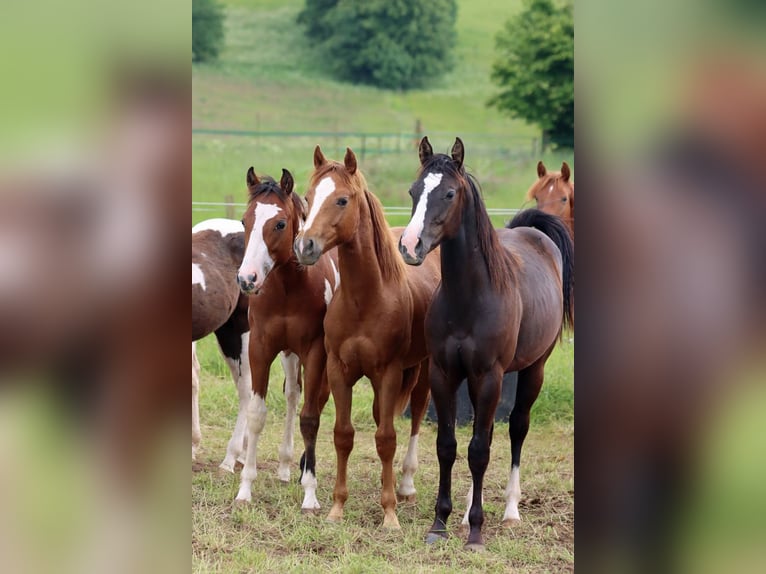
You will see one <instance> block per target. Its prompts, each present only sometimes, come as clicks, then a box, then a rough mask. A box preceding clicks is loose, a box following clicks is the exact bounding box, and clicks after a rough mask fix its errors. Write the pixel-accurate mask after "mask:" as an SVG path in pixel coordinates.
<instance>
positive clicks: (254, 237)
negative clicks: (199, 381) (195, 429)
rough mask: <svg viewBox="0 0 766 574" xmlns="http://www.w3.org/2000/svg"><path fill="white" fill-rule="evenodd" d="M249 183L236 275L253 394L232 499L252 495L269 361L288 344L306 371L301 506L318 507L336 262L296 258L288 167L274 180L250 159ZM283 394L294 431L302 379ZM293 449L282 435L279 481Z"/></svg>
mask: <svg viewBox="0 0 766 574" xmlns="http://www.w3.org/2000/svg"><path fill="white" fill-rule="evenodd" d="M247 187H248V190H249V202H248V205H247V209H246V211H245V216H244V218H243V221H244V223H245V237H246V243H247V246H246V248H245V255H244V257H243V259H242V265H241V266H240V268H239V271H238V273H237V281H238V282H239V287H240V289H241V290H242V292H243V293H244V294H246V295H248V296H249V299H250V311H249V320H250V329H251V336H250V347H249V355H250V366H251V367H250V368H251V373H252V395H251V399H250V404H249V406H248V408H247V429H248V444H247V456H246V458H245V466H244V468H243V469H242V476H241V481H240V486H239V492H238V493H237V498H236V499H237V500H238V501H246V502H249V501H250V500H251V496H252V493H251V489H252V483H253V480H254V479H255V477H256V474H257V471H256V454H257V447H258V440H259V439H260V435H261V432H262V431H263V427H264V424H265V422H266V393H267V391H268V386H269V369H270V367H271V363H272V362H273V361H274V358H275V357H276V356H277V354H279V352H280V351H290V352H292V353H294V354H295V355H297V356H298V357H300V362H301V364H302V365H303V368H304V378H305V395H304V401H303V408H302V409H301V413H300V429H301V435H302V436H303V444H304V448H305V450H304V453H303V456H302V457H301V463H300V465H301V485H302V486H303V489H304V498H303V503H302V505H301V511H302V512H304V513H314V512H316V511H317V510H319V508H320V505H319V501H318V500H317V497H316V488H317V479H316V468H315V466H316V454H315V447H316V437H317V433H318V432H319V415H320V413H321V412H322V409H323V408H324V406H325V404H326V403H327V399H328V398H329V396H330V389H329V386H328V384H327V374H326V372H325V365H326V361H327V355H326V352H325V346H324V327H323V321H324V317H325V311H326V309H327V305H328V304H329V303H330V300H331V299H332V297H333V294H334V292H335V290H336V289H337V288H338V282H339V276H338V268H337V266H336V264H335V261H333V256H334V254H328V255H327V256H325V257H322V258H321V259H320V260H319V261H318V262H317V264H316V265H315V266H313V267H308V268H307V267H303V266H301V265H299V264H298V261H297V260H296V258H295V255H294V254H293V248H292V246H293V239H294V238H295V235H296V234H297V233H298V227H299V225H300V223H301V222H302V221H303V219H304V217H305V211H304V209H305V208H304V204H303V200H302V199H301V198H300V197H299V196H298V194H297V193H294V192H293V187H294V180H293V176H292V175H291V174H290V172H289V171H287V170H282V178H281V180H280V182H279V183H277V182H275V181H274V180H273V179H272V178H270V177H262V178H258V176H257V175H256V174H255V171H254V170H253V168H252V167H251V168H250V169H249V170H248V172H247ZM289 382H290V381H288V383H289ZM285 394H286V396H287V412H288V421H287V422H286V423H285V434H286V435H287V434H288V433H289V434H290V437H292V428H293V426H294V425H293V420H292V418H290V417H291V416H292V417H294V416H295V409H296V406H297V403H298V398H299V397H300V386H299V385H297V384H296V385H291V386H286V387H285ZM288 446H289V448H287V447H288ZM292 454H293V453H292V439H291V440H290V442H289V445H287V443H285V444H283V447H282V448H280V450H279V471H278V472H279V478H280V480H282V481H283V482H287V481H289V479H290V463H291V462H292Z"/></svg>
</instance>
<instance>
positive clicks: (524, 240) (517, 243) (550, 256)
mask: <svg viewBox="0 0 766 574" xmlns="http://www.w3.org/2000/svg"><path fill="white" fill-rule="evenodd" d="M498 236H499V237H500V241H501V243H502V244H503V247H505V248H506V249H507V250H508V251H509V252H510V253H511V254H512V255H513V256H514V257H515V259H516V261H518V264H519V266H518V273H517V274H516V281H517V288H518V293H519V296H520V298H521V304H522V315H521V323H520V325H519V337H518V341H517V345H516V353H515V358H514V362H513V363H512V364H511V365H510V367H511V368H509V369H508V370H514V371H515V370H518V369H520V368H524V367H525V366H527V365H526V364H519V363H518V361H519V360H521V361H524V362H525V360H526V359H528V358H530V357H538V356H540V355H542V354H543V353H544V352H545V351H546V350H547V349H548V348H549V347H550V346H551V345H552V344H554V343H555V341H556V338H557V337H558V335H559V332H560V331H561V325H562V309H563V304H564V303H563V301H564V300H563V294H562V261H561V253H560V252H559V249H558V247H556V244H555V243H554V242H553V241H552V240H551V239H550V238H549V237H548V236H547V235H545V234H544V233H542V232H541V231H538V230H537V229H534V228H531V227H517V228H514V229H499V230H498Z"/></svg>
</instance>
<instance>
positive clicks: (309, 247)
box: [306, 239, 314, 251]
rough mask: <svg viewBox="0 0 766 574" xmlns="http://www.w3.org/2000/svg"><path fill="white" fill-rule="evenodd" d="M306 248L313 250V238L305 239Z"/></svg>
mask: <svg viewBox="0 0 766 574" xmlns="http://www.w3.org/2000/svg"><path fill="white" fill-rule="evenodd" d="M306 249H308V250H309V251H313V249H314V240H313V239H309V240H308V241H306Z"/></svg>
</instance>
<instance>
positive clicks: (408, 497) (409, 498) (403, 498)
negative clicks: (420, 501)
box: [396, 492, 417, 503]
mask: <svg viewBox="0 0 766 574" xmlns="http://www.w3.org/2000/svg"><path fill="white" fill-rule="evenodd" d="M396 501H397V502H409V503H414V502H417V494H416V493H414V492H413V493H412V494H399V493H398V492H397V493H396Z"/></svg>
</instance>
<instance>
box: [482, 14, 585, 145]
mask: <svg viewBox="0 0 766 574" xmlns="http://www.w3.org/2000/svg"><path fill="white" fill-rule="evenodd" d="M523 6H524V8H523V9H522V11H521V13H519V14H518V15H517V16H515V17H513V18H511V19H510V20H509V21H508V22H507V23H506V25H505V28H504V29H503V30H502V31H501V32H500V33H499V34H498V36H497V39H496V50H497V51H498V52H499V57H498V59H497V60H496V61H495V63H494V64H493V66H492V80H493V81H494V82H495V83H496V84H498V85H499V87H500V92H499V93H498V94H496V95H495V96H493V97H492V98H491V99H490V100H489V102H488V105H490V106H493V107H496V108H497V109H499V110H500V111H501V112H504V113H507V114H508V115H510V116H511V117H515V118H521V119H524V120H526V121H528V122H530V123H533V124H536V125H538V126H539V127H540V129H541V130H542V132H543V145H544V146H545V145H546V144H547V143H552V144H554V145H555V146H556V147H572V146H573V145H574V20H573V16H572V12H573V10H572V4H571V2H567V3H566V4H564V5H556V4H554V2H553V0H523Z"/></svg>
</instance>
